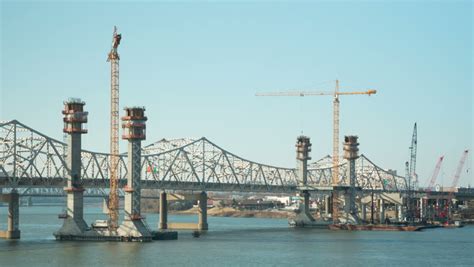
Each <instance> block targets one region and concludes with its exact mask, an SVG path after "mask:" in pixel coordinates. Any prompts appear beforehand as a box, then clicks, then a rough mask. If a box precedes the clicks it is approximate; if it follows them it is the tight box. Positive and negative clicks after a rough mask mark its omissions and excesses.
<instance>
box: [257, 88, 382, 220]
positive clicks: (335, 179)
mask: <svg viewBox="0 0 474 267" xmlns="http://www.w3.org/2000/svg"><path fill="white" fill-rule="evenodd" d="M376 93H377V91H376V90H367V91H361V92H339V80H336V86H335V88H334V91H333V92H315V91H283V92H267V93H257V94H255V95H256V96H325V95H332V96H333V156H332V160H333V168H332V184H333V186H337V185H338V180H339V168H338V166H339V104H340V103H339V96H341V95H369V96H370V95H372V94H376ZM338 205H339V204H338V202H337V196H335V197H333V209H332V210H333V220H334V221H336V220H337V218H338Z"/></svg>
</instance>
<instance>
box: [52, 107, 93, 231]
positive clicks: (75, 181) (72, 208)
mask: <svg viewBox="0 0 474 267" xmlns="http://www.w3.org/2000/svg"><path fill="white" fill-rule="evenodd" d="M84 105H85V102H83V101H81V100H80V99H73V98H71V99H69V100H68V101H65V102H64V110H63V111H62V113H63V115H64V118H63V121H64V129H63V132H64V133H66V134H67V152H66V166H67V169H68V170H69V172H68V173H67V175H66V176H67V186H66V188H64V191H66V194H67V211H66V217H65V219H64V223H63V226H62V227H61V228H60V229H59V230H58V231H57V232H55V233H54V235H55V236H56V238H59V239H61V236H79V235H83V234H84V232H86V231H87V230H89V228H88V226H87V224H86V222H85V221H84V217H83V210H84V204H83V193H84V188H83V187H82V182H81V166H82V163H81V135H82V134H85V133H87V129H85V128H84V124H85V123H87V115H88V112H85V111H84Z"/></svg>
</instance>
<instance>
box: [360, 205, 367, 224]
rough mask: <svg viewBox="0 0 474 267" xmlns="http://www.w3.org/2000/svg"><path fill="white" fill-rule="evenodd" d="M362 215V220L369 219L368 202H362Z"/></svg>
mask: <svg viewBox="0 0 474 267" xmlns="http://www.w3.org/2000/svg"><path fill="white" fill-rule="evenodd" d="M361 215H362V220H363V221H364V222H365V221H367V204H364V203H362V205H361Z"/></svg>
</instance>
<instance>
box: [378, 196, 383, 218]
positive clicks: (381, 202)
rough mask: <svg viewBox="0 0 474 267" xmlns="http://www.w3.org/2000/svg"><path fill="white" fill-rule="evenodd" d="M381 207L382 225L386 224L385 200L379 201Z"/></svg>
mask: <svg viewBox="0 0 474 267" xmlns="http://www.w3.org/2000/svg"><path fill="white" fill-rule="evenodd" d="M378 202H379V203H378V206H379V221H380V223H385V200H384V199H383V198H379V201H378Z"/></svg>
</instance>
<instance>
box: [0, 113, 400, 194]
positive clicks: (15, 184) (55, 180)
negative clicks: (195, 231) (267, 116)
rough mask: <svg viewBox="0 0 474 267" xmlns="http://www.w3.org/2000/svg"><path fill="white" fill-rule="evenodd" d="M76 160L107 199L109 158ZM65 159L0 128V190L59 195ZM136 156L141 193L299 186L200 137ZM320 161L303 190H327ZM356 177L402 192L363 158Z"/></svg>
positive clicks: (53, 147) (31, 136) (54, 149)
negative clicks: (140, 159) (14, 189)
mask: <svg viewBox="0 0 474 267" xmlns="http://www.w3.org/2000/svg"><path fill="white" fill-rule="evenodd" d="M81 155H82V183H83V186H84V188H87V189H91V190H92V189H98V190H99V191H97V192H99V193H100V194H103V195H107V191H108V190H107V188H109V169H110V166H109V164H110V154H106V153H97V152H91V151H87V150H83V151H82V153H81ZM66 156H67V155H66V144H65V143H63V142H61V141H58V140H55V139H53V138H50V137H48V136H46V135H44V134H42V133H40V132H38V131H36V130H34V129H32V128H30V127H28V126H26V125H24V124H22V123H20V122H18V121H16V120H13V121H9V122H5V123H0V188H26V189H27V190H26V191H25V192H24V193H25V194H27V193H28V192H29V193H30V194H32V192H34V191H32V190H37V192H39V193H38V194H41V192H42V191H41V190H43V191H44V192H43V193H44V194H47V192H46V191H47V190H50V191H48V192H53V191H54V192H57V193H58V194H63V193H62V192H60V191H62V187H64V186H65V184H66V179H65V174H66V173H67V172H68V169H67V167H66V164H65V157H66ZM126 157H127V155H126V154H121V155H120V156H119V168H118V170H119V171H118V175H119V184H120V187H123V186H124V185H125V177H126V175H127V172H128V170H127V166H126ZM141 157H142V162H141V166H140V168H141V177H142V178H141V183H142V188H143V189H153V188H156V189H166V190H192V191H237V192H268V193H279V192H285V193H291V192H295V191H297V190H299V186H300V181H298V179H297V177H296V170H295V169H294V168H281V167H275V166H270V165H266V164H261V163H257V162H254V161H250V160H246V159H244V158H241V157H239V156H237V155H234V154H232V153H231V152H229V151H227V150H225V149H223V148H221V147H219V146H217V145H216V144H214V143H212V142H211V141H209V140H207V139H206V138H204V137H203V138H200V139H196V140H193V139H174V140H165V139H163V140H161V141H159V142H156V143H153V144H151V145H148V146H145V147H144V148H143V150H142V156H141ZM324 161H327V162H330V161H331V158H330V157H326V158H325V159H323V160H319V161H317V163H316V164H314V165H310V169H309V170H308V184H307V187H309V188H312V189H313V190H330V187H331V185H332V184H331V175H332V166H331V164H330V163H329V164H325V163H324ZM346 165H347V164H346V163H345V162H342V163H341V164H340V165H339V184H340V185H347V184H348V179H347V170H346ZM311 166H313V167H311ZM356 173H357V184H358V186H360V187H362V188H363V189H365V190H376V191H385V192H397V191H404V190H405V188H406V182H405V178H404V177H401V176H397V175H395V174H393V173H390V172H388V171H385V170H383V169H382V168H380V167H378V166H377V165H375V164H374V163H373V162H372V161H370V160H369V159H368V158H367V157H365V156H364V155H361V157H360V158H359V159H358V160H357V161H356ZM31 188H42V189H41V190H39V189H31ZM52 188H55V189H52ZM55 190H56V191H55ZM97 192H96V194H99V193H97ZM91 194H92V193H91ZM86 195H87V192H86Z"/></svg>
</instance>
